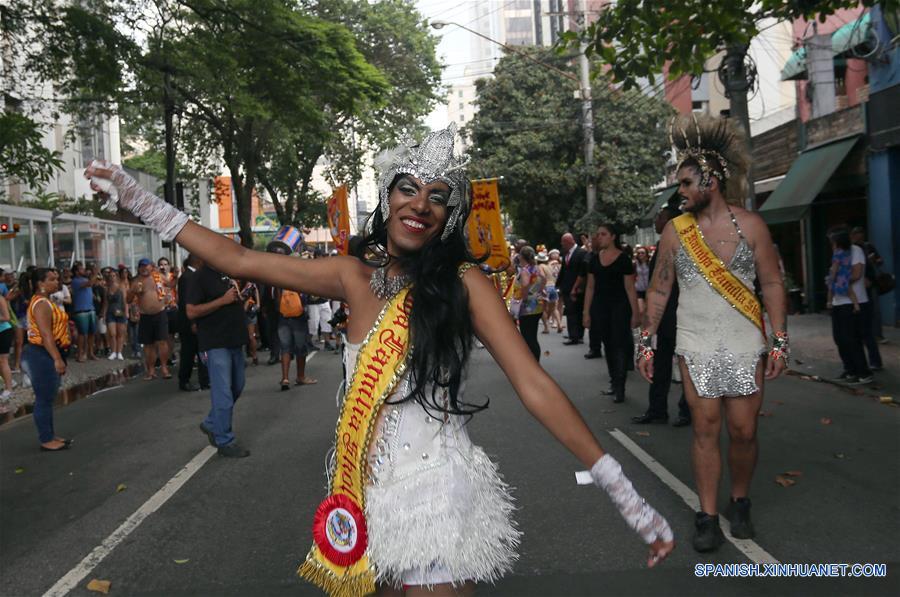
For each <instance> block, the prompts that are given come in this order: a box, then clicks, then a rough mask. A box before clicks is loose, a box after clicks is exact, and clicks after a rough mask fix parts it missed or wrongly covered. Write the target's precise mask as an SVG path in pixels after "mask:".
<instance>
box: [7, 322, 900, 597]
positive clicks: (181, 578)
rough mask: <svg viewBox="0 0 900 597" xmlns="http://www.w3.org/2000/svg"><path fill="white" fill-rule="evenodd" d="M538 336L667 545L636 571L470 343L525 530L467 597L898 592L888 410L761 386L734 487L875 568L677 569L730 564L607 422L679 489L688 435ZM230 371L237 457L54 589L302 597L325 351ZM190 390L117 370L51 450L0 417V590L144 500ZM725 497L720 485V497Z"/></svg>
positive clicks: (783, 527) (768, 527)
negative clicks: (825, 574) (763, 572)
mask: <svg viewBox="0 0 900 597" xmlns="http://www.w3.org/2000/svg"><path fill="white" fill-rule="evenodd" d="M540 341H541V342H542V344H543V345H544V350H546V351H548V352H549V353H550V354H549V355H547V354H545V355H544V357H543V361H542V363H543V365H544V366H545V367H546V369H547V370H548V371H549V372H550V374H551V375H552V376H553V377H554V378H555V379H557V380H558V381H559V382H560V384H561V385H562V386H563V388H564V389H565V390H566V391H567V392H568V393H569V396H570V397H571V399H572V400H573V402H574V403H575V404H576V406H577V407H578V408H579V409H580V410H581V412H582V413H583V415H584V417H585V419H586V420H587V421H588V422H589V424H590V426H591V427H592V429H593V430H594V432H595V434H596V435H597V436H598V438H599V439H600V441H601V442H602V443H603V445H604V446H605V447H606V448H607V449H608V450H609V451H610V452H611V453H612V454H614V455H615V457H616V458H617V459H619V461H620V462H622V465H623V467H624V469H625V471H626V473H627V474H628V475H629V476H630V477H631V479H632V480H633V482H634V484H635V486H636V487H637V488H638V490H639V491H640V492H641V493H642V495H643V496H644V497H645V498H646V499H647V500H648V501H649V502H650V503H652V504H653V505H654V506H656V507H657V509H659V510H660V511H661V512H662V513H663V514H664V515H665V516H667V517H668V519H669V521H670V522H671V524H672V526H673V529H674V531H675V535H676V540H678V541H679V545H678V548H677V549H676V551H675V552H674V553H673V555H672V556H671V557H670V558H669V559H668V560H667V561H666V562H665V563H663V564H662V565H661V566H659V567H657V568H656V569H653V570H647V569H646V568H645V564H644V562H645V560H646V549H645V547H644V546H643V545H642V543H641V542H640V540H639V539H638V537H637V536H636V535H635V534H634V533H633V532H632V531H630V530H629V529H628V528H627V527H626V526H625V524H624V522H623V521H622V520H621V519H620V518H619V516H618V514H617V513H616V512H615V511H614V510H613V508H612V506H611V504H610V503H609V501H608V500H607V499H606V497H605V496H604V495H602V494H601V492H599V491H598V490H597V489H595V488H593V487H590V486H588V487H584V486H582V487H579V486H577V485H576V484H575V482H574V475H573V473H574V471H576V470H578V469H579V468H580V467H579V464H578V462H577V461H576V460H575V459H574V458H573V457H572V456H570V455H569V454H568V453H567V452H566V451H565V450H564V449H563V448H562V447H561V446H560V445H558V444H556V443H555V441H554V440H552V439H551V437H550V436H549V434H548V433H547V432H546V431H544V430H543V429H542V428H541V427H540V425H539V424H538V423H537V422H536V421H534V420H533V419H532V418H531V417H530V416H529V415H528V413H527V412H526V411H525V410H524V408H523V407H522V406H521V405H520V404H519V402H518V400H517V398H516V397H515V395H514V394H513V392H512V390H511V388H510V387H509V384H508V383H507V382H506V380H505V378H504V377H503V374H502V372H501V371H500V370H499V369H498V368H497V367H496V366H495V365H494V364H493V361H491V360H490V357H489V355H487V354H486V353H485V351H483V350H482V351H480V352H478V353H477V354H476V356H475V358H474V361H473V365H472V368H471V376H470V381H469V384H468V388H469V392H470V394H469V398H471V399H481V398H482V397H484V396H489V397H490V399H491V407H490V408H489V409H488V410H487V411H486V412H483V413H480V414H479V415H478V416H476V417H475V419H474V420H473V421H472V423H471V435H472V437H473V440H474V441H475V442H477V443H479V444H481V445H482V446H484V448H485V449H486V451H487V452H488V453H489V454H491V455H492V456H493V457H494V458H495V459H496V460H497V461H498V462H499V464H500V468H501V470H502V471H503V473H504V476H505V477H506V480H507V481H508V482H509V483H510V484H511V485H512V486H513V487H514V488H515V496H516V499H517V503H518V506H519V511H518V512H517V514H516V519H517V520H518V522H519V525H520V527H521V528H522V530H523V531H524V533H525V535H524V539H523V542H522V545H521V557H520V560H519V562H518V564H517V566H516V568H515V571H514V573H513V574H512V575H511V576H509V577H507V578H505V579H503V580H502V581H500V582H498V583H497V584H496V585H494V586H490V585H485V586H480V587H478V589H477V594H478V595H687V594H696V593H704V594H716V595H767V596H768V595H788V594H790V595H794V594H811V593H815V594H816V595H880V594H885V595H887V594H893V595H897V594H900V581H898V575H900V539H898V537H900V496H898V489H900V466H898V465H900V458H898V454H900V450H898V448H900V434H898V431H900V409H897V408H891V407H888V406H885V405H882V404H879V403H878V402H877V401H876V400H873V399H871V398H869V397H862V396H855V395H852V394H850V393H847V392H844V391H841V390H840V389H838V388H836V387H834V386H830V385H827V384H820V383H816V382H812V381H804V380H801V379H799V378H783V379H780V380H778V381H776V382H775V383H773V384H770V386H769V387H768V395H767V397H766V401H765V405H764V407H763V408H764V411H765V412H767V413H769V416H765V417H762V418H761V419H760V441H761V452H760V463H759V466H758V469H757V473H756V477H755V481H754V486H753V491H752V498H753V501H754V510H753V514H754V519H755V524H756V528H757V539H756V542H757V543H758V545H759V546H760V547H761V548H762V549H764V550H765V551H766V552H768V553H769V554H771V555H772V556H773V557H774V558H776V559H777V560H779V561H780V562H784V563H825V562H828V563H848V564H849V563H867V562H870V563H879V564H882V563H883V564H886V565H887V577H886V578H881V579H872V578H843V579H825V578H805V579H804V578H776V579H773V578H756V579H747V578H697V577H696V576H695V574H694V570H695V565H696V564H698V563H731V562H749V561H750V560H749V559H748V557H747V556H746V555H745V554H744V553H742V552H741V551H740V550H739V549H738V548H737V547H735V546H734V545H732V544H731V543H726V544H725V546H724V547H723V548H722V549H721V550H720V551H719V552H717V553H716V554H713V555H700V554H696V553H694V552H693V550H692V549H691V547H690V537H691V530H692V521H693V514H692V511H691V509H690V508H689V507H688V505H686V504H685V502H684V501H683V500H682V498H681V497H679V495H677V494H676V492H675V491H673V489H672V488H671V487H669V486H668V485H667V484H666V483H664V482H663V481H662V480H661V479H660V477H658V476H657V475H656V474H654V473H653V472H651V470H650V469H649V468H648V467H647V466H645V465H644V464H643V463H642V462H641V461H639V460H638V459H637V458H636V457H635V456H634V455H633V454H632V453H631V452H630V451H629V450H627V449H626V448H625V446H624V445H623V443H621V442H620V441H619V440H617V439H616V438H615V437H613V435H611V434H610V431H613V430H615V429H619V430H621V431H622V432H623V433H624V434H626V435H627V436H628V437H629V438H630V439H631V440H632V441H633V442H634V443H636V444H637V445H638V446H639V447H640V448H641V449H642V450H644V451H646V452H647V453H648V454H649V455H650V456H652V458H653V459H655V460H656V461H657V462H658V463H659V464H660V465H661V466H662V467H664V468H665V469H666V470H667V471H669V472H670V473H671V474H672V475H674V477H675V478H677V479H678V480H680V481H681V482H682V483H684V484H685V485H687V486H688V487H692V486H693V480H692V474H691V469H690V462H689V448H690V429H675V428H672V427H670V426H661V425H653V426H649V427H638V426H635V425H632V424H631V423H630V422H629V418H630V417H631V416H632V415H635V414H639V413H640V412H642V411H643V409H644V407H645V404H646V390H647V386H646V384H645V383H643V382H642V381H638V380H637V378H636V377H635V376H634V374H632V376H631V379H630V380H629V384H628V391H627V394H628V399H627V401H626V402H625V403H624V404H621V405H617V404H613V403H612V402H611V400H610V399H609V398H606V397H602V396H600V395H599V390H600V389H601V388H603V387H605V386H606V383H607V378H606V373H605V370H606V367H605V362H604V361H602V360H594V361H585V360H584V359H583V358H582V353H583V352H584V347H583V346H575V347H565V346H562V345H561V338H560V337H559V336H558V335H556V334H553V335H549V336H547V335H542V336H540ZM247 371H248V384H247V390H246V392H245V394H244V396H243V397H242V398H241V399H240V401H239V402H238V404H237V407H236V413H235V429H236V431H237V434H238V437H239V439H240V440H241V441H242V443H244V444H245V445H246V446H247V447H248V448H249V449H250V450H251V451H252V456H250V457H249V458H246V459H243V460H228V459H223V458H221V457H219V456H216V455H213V456H212V457H211V458H209V459H208V461H205V463H204V464H203V465H202V466H201V467H200V468H199V470H197V471H196V473H195V474H194V475H193V476H192V477H191V478H190V479H189V480H187V482H186V483H184V485H183V486H182V487H181V488H180V489H178V490H177V491H176V492H175V493H174V495H172V497H171V498H170V499H169V500H168V501H167V502H165V503H164V504H163V505H162V506H161V507H159V509H158V510H156V511H154V512H152V513H150V514H149V515H147V517H146V518H145V519H144V520H143V522H142V523H141V524H140V526H138V527H137V528H135V529H134V530H133V531H132V532H130V534H128V535H127V537H125V538H124V540H122V541H121V542H120V543H119V544H118V545H117V546H116V547H115V548H114V549H112V551H111V552H110V553H109V554H108V555H106V557H105V558H104V559H102V560H101V561H100V562H99V563H98V564H96V566H95V567H94V568H93V569H92V570H91V571H90V573H89V574H88V575H87V576H86V577H85V578H84V579H83V580H82V581H80V582H79V583H78V584H77V586H76V587H75V588H74V589H73V590H72V591H71V592H70V593H69V594H71V595H92V594H95V593H91V592H90V591H88V590H87V589H86V585H87V583H88V581H89V580H91V579H104V580H109V581H110V582H111V586H112V589H111V592H110V594H111V595H254V596H256V595H281V594H285V595H287V594H290V595H317V594H319V593H318V591H317V590H316V589H314V588H313V587H312V586H310V585H307V584H305V583H304V582H302V581H300V580H299V579H298V578H297V577H296V576H295V574H294V573H295V570H296V568H297V566H298V564H299V563H300V562H301V561H302V560H303V558H304V556H305V555H306V552H307V551H308V548H309V545H310V541H311V534H310V530H309V527H310V521H311V516H312V513H313V512H314V510H315V508H316V506H317V505H318V503H319V501H320V500H321V498H322V497H323V492H324V482H325V481H324V474H323V470H324V458H325V454H326V452H327V450H328V448H329V447H330V444H331V441H332V433H333V431H334V420H335V417H336V407H335V400H334V394H335V389H336V387H337V385H338V381H339V379H340V376H341V367H340V359H339V357H337V356H335V355H333V354H318V355H316V357H315V358H313V359H312V360H311V361H310V363H309V366H308V369H307V371H308V374H310V375H313V376H315V377H317V378H318V379H319V384H318V385H316V386H307V387H303V388H294V389H292V390H291V391H289V392H280V391H278V380H279V373H278V372H277V371H276V370H275V368H272V367H265V366H259V367H250V368H248V370H247ZM678 391H680V388H679V387H678V386H673V391H672V401H671V408H670V410H671V412H672V413H673V414H674V412H675V409H674V402H675V399H676V396H677V395H676V392H678ZM208 404H209V399H208V396H207V395H206V393H193V394H186V393H182V392H177V391H175V385H174V383H171V382H163V381H153V382H141V381H134V382H131V383H129V384H127V385H126V386H123V387H121V388H117V389H113V390H109V391H106V392H103V393H101V394H98V395H96V396H92V397H90V398H89V399H84V400H80V401H78V402H76V403H74V404H72V405H70V406H67V407H65V408H62V409H59V410H57V412H56V427H57V432H58V433H59V434H60V435H63V436H66V437H74V438H75V440H76V443H75V445H74V446H73V449H72V450H70V451H69V452H66V453H60V454H48V453H41V452H39V451H38V450H37V441H36V434H35V430H34V427H33V424H32V423H31V421H30V419H23V420H19V421H16V422H14V423H12V424H9V425H6V426H4V427H3V428H0V594H2V595H41V594H44V593H45V592H46V591H47V590H48V589H49V588H51V587H52V586H54V585H55V584H56V583H57V582H58V581H59V580H60V579H61V578H64V577H65V576H66V575H67V574H68V573H69V572H70V570H72V569H73V568H75V567H76V566H77V565H78V564H79V562H81V561H82V559H83V558H85V556H87V555H88V554H89V553H91V551H92V550H94V549H95V548H96V547H97V546H99V545H101V543H103V541H104V540H105V539H106V538H107V537H109V536H110V534H111V533H113V531H115V530H116V529H117V528H118V527H119V526H120V525H121V524H122V523H123V521H125V520H126V519H127V518H128V517H129V516H131V515H132V514H133V513H135V512H136V511H138V510H139V509H140V508H141V507H142V506H144V507H145V508H146V505H145V504H146V503H147V502H148V500H149V499H150V498H151V496H153V495H154V494H156V492H157V491H159V490H160V488H162V487H163V486H164V485H166V483H167V482H169V481H170V480H171V479H172V478H173V476H175V475H176V473H178V472H179V471H180V470H181V469H182V468H183V467H185V465H186V464H187V463H189V462H190V461H192V459H195V457H197V456H198V454H200V453H201V451H202V450H204V447H205V446H206V445H207V444H206V438H205V436H204V435H202V434H201V432H200V431H199V430H198V429H197V424H198V423H199V422H200V420H201V419H202V418H203V416H204V414H205V412H206V410H207V409H208ZM823 419H826V420H830V423H829V424H825V423H823ZM639 431H640V432H649V435H637V433H636V432H639ZM201 459H202V456H201ZM786 471H799V472H801V473H802V476H798V477H794V479H795V480H796V484H795V485H793V486H791V487H782V486H780V485H778V484H776V483H775V482H774V479H775V477H776V475H779V474H781V473H784V472H786ZM725 482H726V483H727V477H726V479H725ZM723 485H724V484H723ZM122 486H124V488H123V487H122ZM117 489H119V490H117ZM727 495H728V493H727V486H725V487H724V488H723V490H722V492H721V504H722V505H723V506H724V504H725V501H726V500H727Z"/></svg>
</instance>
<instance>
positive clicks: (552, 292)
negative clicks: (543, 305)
mask: <svg viewBox="0 0 900 597" xmlns="http://www.w3.org/2000/svg"><path fill="white" fill-rule="evenodd" d="M546 290H547V301H549V302H551V303H555V302H556V301H558V300H559V291H558V290H556V286H551V285H548V286H547V288H546Z"/></svg>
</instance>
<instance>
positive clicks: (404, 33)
mask: <svg viewBox="0 0 900 597" xmlns="http://www.w3.org/2000/svg"><path fill="white" fill-rule="evenodd" d="M301 4H302V6H303V7H304V10H307V11H309V12H310V13H311V14H314V15H315V16H317V17H318V18H321V19H323V20H325V21H327V22H329V23H337V24H340V25H342V26H344V27H346V28H347V29H348V30H349V31H350V32H351V34H352V35H353V38H354V39H355V42H356V48H357V49H358V50H359V52H360V53H361V54H362V55H363V57H364V58H365V60H366V61H367V62H368V64H370V65H372V66H374V67H375V68H377V69H378V72H379V73H380V75H381V76H382V77H383V78H384V81H385V82H386V85H385V86H384V88H383V89H382V90H381V94H380V96H379V101H378V102H373V103H371V104H370V105H369V106H367V107H366V108H365V109H359V110H355V111H352V112H351V111H342V112H341V111H333V110H331V111H326V112H325V116H326V117H325V118H324V119H322V120H321V121H320V122H318V123H309V126H306V127H303V128H297V127H294V128H280V129H278V130H277V131H276V132H275V133H274V134H273V139H272V143H270V144H269V145H268V147H267V148H266V151H265V152H264V159H263V160H262V164H263V165H262V167H261V172H260V180H261V181H262V183H263V186H264V187H265V188H266V190H267V191H268V192H269V195H270V196H271V197H273V199H274V201H275V207H276V211H277V213H278V218H279V220H280V221H281V223H283V224H296V223H303V224H304V225H306V226H311V225H315V224H316V223H318V222H324V213H325V212H324V205H323V204H322V197H320V196H319V194H318V193H316V192H315V191H314V190H313V189H312V187H311V179H312V174H313V169H314V167H315V166H316V165H317V164H319V163H323V162H324V163H325V165H326V167H325V174H326V176H327V177H328V178H329V179H330V180H331V181H332V182H333V184H334V185H335V186H337V185H339V184H349V185H351V186H352V185H354V184H355V183H356V182H358V181H359V179H360V177H361V168H362V166H363V163H364V158H365V154H366V152H367V151H378V150H380V149H383V148H385V147H389V146H393V145H395V144H396V143H397V141H398V139H399V138H400V137H402V136H404V135H412V134H415V133H416V132H420V129H421V124H420V123H421V120H422V119H423V118H424V117H425V116H426V115H427V114H428V113H429V112H430V111H431V108H432V107H433V106H434V104H435V102H436V100H437V97H438V95H439V91H440V73H441V70H440V65H439V64H438V61H437V58H436V56H435V47H436V45H437V40H436V39H435V38H434V37H433V36H431V34H430V33H429V31H428V28H427V26H426V25H425V23H424V22H423V20H422V17H421V15H419V14H418V12H417V11H416V10H415V4H414V2H412V0H385V1H382V2H377V3H369V2H356V1H353V0H318V1H310V2H302V3H301ZM323 158H324V160H323Z"/></svg>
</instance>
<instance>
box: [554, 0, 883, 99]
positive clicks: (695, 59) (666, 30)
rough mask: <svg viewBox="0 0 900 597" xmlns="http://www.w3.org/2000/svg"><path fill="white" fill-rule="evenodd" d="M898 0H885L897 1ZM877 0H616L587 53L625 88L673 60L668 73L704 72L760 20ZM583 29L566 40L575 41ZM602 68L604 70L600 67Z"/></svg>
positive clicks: (592, 30) (595, 27) (590, 33)
mask: <svg viewBox="0 0 900 597" xmlns="http://www.w3.org/2000/svg"><path fill="white" fill-rule="evenodd" d="M896 2H897V0H882V4H892V5H895V4H896ZM876 3H877V0H862V1H861V2H860V1H858V0H822V1H812V0H789V1H785V0H720V1H716V2H710V1H709V0H669V1H667V2H646V1H645V0H618V2H616V3H615V4H613V5H610V6H608V7H607V8H605V9H604V10H603V11H602V12H601V13H600V15H599V16H598V19H597V20H596V21H595V22H594V23H593V24H591V25H590V27H589V28H588V29H587V31H586V33H585V39H586V41H588V42H589V44H590V45H589V48H588V55H590V56H592V57H593V58H595V59H596V60H599V61H601V62H603V63H605V64H607V65H609V67H610V68H609V75H610V76H611V77H612V78H613V80H614V81H616V82H621V83H623V84H624V85H625V87H626V88H634V87H636V86H637V85H638V82H639V80H640V79H641V78H643V77H647V78H648V79H649V80H650V82H651V84H652V83H653V82H654V78H655V76H656V75H658V74H659V73H661V72H662V71H663V67H664V66H665V65H666V63H669V75H670V77H672V78H674V77H677V76H679V75H682V74H699V73H701V72H703V69H704V64H705V63H706V61H707V60H708V59H709V58H711V57H712V56H713V55H715V54H716V53H717V52H719V51H720V50H722V49H724V48H726V47H735V46H737V47H740V46H746V45H747V44H749V43H750V40H751V39H752V38H753V37H755V36H756V35H757V34H758V33H759V26H760V23H761V22H762V21H764V20H767V19H775V20H777V21H783V20H793V19H797V18H801V17H804V18H808V19H814V18H816V17H818V18H819V20H821V21H824V20H825V17H826V16H827V15H830V14H832V13H834V12H835V11H837V10H838V9H841V8H854V7H856V6H858V5H859V4H862V5H864V6H872V5H874V4H876ZM579 41H580V39H579V35H578V34H575V33H566V34H564V35H563V40H562V44H563V46H568V47H577V45H578V43H579ZM598 72H600V71H598Z"/></svg>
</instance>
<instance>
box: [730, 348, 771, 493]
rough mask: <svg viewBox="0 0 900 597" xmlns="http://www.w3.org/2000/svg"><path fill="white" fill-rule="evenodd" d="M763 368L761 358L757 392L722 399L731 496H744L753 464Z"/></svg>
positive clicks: (754, 466)
mask: <svg viewBox="0 0 900 597" xmlns="http://www.w3.org/2000/svg"><path fill="white" fill-rule="evenodd" d="M763 371H764V365H763V363H762V362H760V364H759V367H758V368H757V370H756V384H757V387H759V389H760V390H759V392H757V393H755V394H750V395H749V396H740V397H737V398H726V399H725V420H726V424H727V426H728V437H729V442H728V468H729V473H730V476H731V497H733V498H739V497H747V495H748V494H749V493H750V481H751V480H752V479H753V471H754V469H755V468H756V459H757V456H758V454H759V443H758V442H757V440H756V430H757V423H758V421H759V411H760V409H761V408H762V402H763V385H762V384H763Z"/></svg>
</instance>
